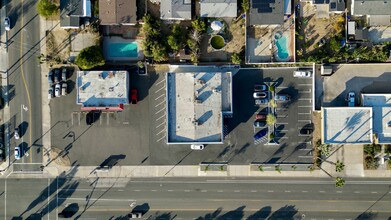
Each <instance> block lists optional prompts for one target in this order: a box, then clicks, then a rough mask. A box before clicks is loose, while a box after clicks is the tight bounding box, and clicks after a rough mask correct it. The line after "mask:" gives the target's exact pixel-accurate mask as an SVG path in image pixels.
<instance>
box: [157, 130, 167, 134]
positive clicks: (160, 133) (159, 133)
mask: <svg viewBox="0 0 391 220" xmlns="http://www.w3.org/2000/svg"><path fill="white" fill-rule="evenodd" d="M165 131H166V129H163V130H161V131H159V132H158V133H156V135H159V134H161V133H162V132H165Z"/></svg>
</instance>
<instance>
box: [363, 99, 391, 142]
mask: <svg viewBox="0 0 391 220" xmlns="http://www.w3.org/2000/svg"><path fill="white" fill-rule="evenodd" d="M362 100H363V105H364V106H368V107H372V111H373V132H374V133H376V134H377V138H378V142H379V143H380V144H391V94H362Z"/></svg>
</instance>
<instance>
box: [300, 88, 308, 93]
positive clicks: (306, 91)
mask: <svg viewBox="0 0 391 220" xmlns="http://www.w3.org/2000/svg"><path fill="white" fill-rule="evenodd" d="M299 93H311V89H310V90H305V91H300V92H299Z"/></svg>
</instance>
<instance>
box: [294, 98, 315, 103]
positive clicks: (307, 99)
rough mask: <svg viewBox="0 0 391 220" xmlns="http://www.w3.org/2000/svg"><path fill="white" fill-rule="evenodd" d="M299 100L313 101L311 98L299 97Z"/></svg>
mask: <svg viewBox="0 0 391 220" xmlns="http://www.w3.org/2000/svg"><path fill="white" fill-rule="evenodd" d="M297 100H300V101H310V102H311V100H312V99H311V98H300V99H297Z"/></svg>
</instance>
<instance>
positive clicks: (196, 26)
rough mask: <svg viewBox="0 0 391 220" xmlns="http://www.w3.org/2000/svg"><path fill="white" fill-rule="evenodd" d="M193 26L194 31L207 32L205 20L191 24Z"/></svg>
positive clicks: (198, 20)
mask: <svg viewBox="0 0 391 220" xmlns="http://www.w3.org/2000/svg"><path fill="white" fill-rule="evenodd" d="M191 26H192V27H193V29H194V30H196V31H199V32H204V31H205V30H206V24H205V22H204V21H203V20H201V19H197V20H194V21H192V22H191Z"/></svg>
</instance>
